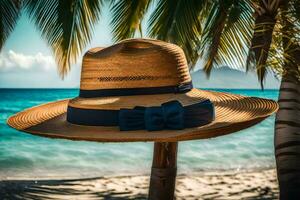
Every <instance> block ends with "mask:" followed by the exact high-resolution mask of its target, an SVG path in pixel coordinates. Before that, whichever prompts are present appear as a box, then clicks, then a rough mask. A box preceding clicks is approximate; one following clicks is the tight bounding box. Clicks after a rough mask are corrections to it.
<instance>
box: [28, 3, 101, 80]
mask: <svg viewBox="0 0 300 200" xmlns="http://www.w3.org/2000/svg"><path fill="white" fill-rule="evenodd" d="M101 5H102V1H101V0H99V1H94V0H76V1H73V0H63V1H62V0H39V1H35V0H27V1H26V5H25V6H26V10H27V11H28V13H29V16H30V18H31V19H32V20H33V21H34V22H35V24H36V26H37V27H38V29H39V30H40V31H41V34H42V37H43V38H44V39H45V40H46V41H47V42H48V44H49V45H50V46H51V48H52V51H53V53H54V56H55V59H56V61H57V64H58V70H59V74H60V75H61V76H62V77H64V75H65V74H66V73H67V72H68V71H69V70H70V65H71V64H73V63H75V62H76V61H77V59H78V56H79V55H80V54H81V52H82V50H83V49H84V48H85V46H86V45H87V44H88V42H90V40H91V36H92V29H93V26H94V24H95V23H96V22H97V21H98V20H99V16H100V8H101Z"/></svg>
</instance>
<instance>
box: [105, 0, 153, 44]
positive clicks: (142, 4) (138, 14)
mask: <svg viewBox="0 0 300 200" xmlns="http://www.w3.org/2000/svg"><path fill="white" fill-rule="evenodd" d="M151 2H152V1H151V0H119V1H115V2H114V3H113V5H112V13H113V18H112V20H111V22H110V23H111V25H112V27H113V29H112V33H113V39H114V40H115V41H119V40H123V39H126V38H132V37H134V35H135V32H136V30H138V29H139V30H140V32H141V35H142V30H141V23H142V20H143V17H144V15H145V13H146V12H147V10H148V7H149V5H150V3H151Z"/></svg>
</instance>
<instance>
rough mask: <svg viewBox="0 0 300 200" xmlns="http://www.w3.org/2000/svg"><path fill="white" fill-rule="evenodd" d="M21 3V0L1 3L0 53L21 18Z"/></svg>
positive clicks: (6, 0) (3, 0) (7, 0)
mask: <svg viewBox="0 0 300 200" xmlns="http://www.w3.org/2000/svg"><path fill="white" fill-rule="evenodd" d="M20 9H21V2H20V1H19V0H1V3H0V51H1V49H2V47H3V45H4V43H5V41H6V40H7V38H8V37H9V34H10V33H11V32H12V31H13V29H14V27H15V25H16V23H17V21H18V19H19V16H20Z"/></svg>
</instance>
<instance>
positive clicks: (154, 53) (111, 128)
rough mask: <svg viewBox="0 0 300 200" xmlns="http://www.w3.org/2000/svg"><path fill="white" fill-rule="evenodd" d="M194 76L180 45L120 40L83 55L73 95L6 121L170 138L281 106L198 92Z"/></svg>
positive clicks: (42, 131)
mask: <svg viewBox="0 0 300 200" xmlns="http://www.w3.org/2000/svg"><path fill="white" fill-rule="evenodd" d="M191 81H192V80H191V77H190V74H189V69H188V66H187V61H186V58H185V55H184V53H183V51H182V49H181V48H180V47H178V46H176V45H174V44H169V43H166V42H163V41H158V40H150V39H129V40H124V41H122V42H120V43H118V44H115V45H113V46H110V47H107V48H94V49H91V50H89V51H88V52H87V53H86V54H85V55H84V57H83V62H82V72H81V83H80V92H79V96H78V97H76V98H74V99H66V100H61V101H56V102H51V103H47V104H43V105H39V106H36V107H33V108H29V109H27V110H24V111H22V112H20V113H17V114H15V115H14V116H12V117H10V118H9V119H8V121H7V122H8V124H9V125H10V126H11V127H13V128H15V129H18V130H20V131H24V132H28V133H32V134H35V135H41V136H46V137H53V138H67V139H73V140H90V141H103V142H105V141H111V142H126V141H161V142H172V141H179V140H191V139H201V138H210V137H215V136H219V135H224V134H228V133H232V132H235V131H239V130H241V129H245V128H247V127H250V126H252V125H254V124H256V123H258V122H260V121H262V120H263V119H265V118H266V117H268V116H270V115H271V114H273V113H274V112H275V111H276V110H277V109H278V105H277V103H276V102H274V101H272V100H268V99H261V98H255V97H245V96H240V95H235V94H229V93H223V92H214V91H207V90H199V89H196V88H193V87H192V82H191Z"/></svg>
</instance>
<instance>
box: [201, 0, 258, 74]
mask: <svg viewBox="0 0 300 200" xmlns="http://www.w3.org/2000/svg"><path fill="white" fill-rule="evenodd" d="M251 14H252V9H251V7H250V5H249V4H248V3H247V2H246V1H242V0H237V1H234V0H219V1H216V2H214V4H213V5H212V6H211V8H210V12H209V15H208V16H207V18H206V23H205V26H204V33H203V38H202V44H201V48H200V50H201V55H202V56H204V57H205V60H206V63H205V66H204V71H205V72H206V74H207V75H208V76H209V75H210V72H211V70H212V68H213V67H218V66H221V65H222V64H223V65H224V64H225V65H228V66H230V67H231V68H242V66H243V65H244V62H245V59H246V55H247V47H248V46H249V43H250V38H251V24H252V23H253V20H252V15H251Z"/></svg>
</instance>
